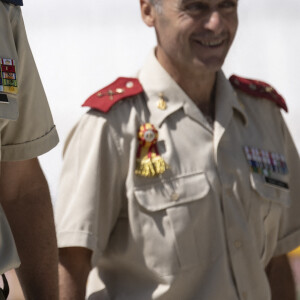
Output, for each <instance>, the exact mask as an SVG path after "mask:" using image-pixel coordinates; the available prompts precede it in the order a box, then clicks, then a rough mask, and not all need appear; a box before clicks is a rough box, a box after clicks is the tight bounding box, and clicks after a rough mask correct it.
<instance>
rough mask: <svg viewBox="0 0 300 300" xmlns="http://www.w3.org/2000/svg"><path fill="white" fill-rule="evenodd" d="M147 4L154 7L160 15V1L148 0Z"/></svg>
mask: <svg viewBox="0 0 300 300" xmlns="http://www.w3.org/2000/svg"><path fill="white" fill-rule="evenodd" d="M149 2H150V3H151V4H152V5H154V6H155V9H156V10H157V11H158V12H160V13H161V11H162V0H149Z"/></svg>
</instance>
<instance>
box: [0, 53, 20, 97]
mask: <svg viewBox="0 0 300 300" xmlns="http://www.w3.org/2000/svg"><path fill="white" fill-rule="evenodd" d="M0 92H4V93H10V94H16V93H17V92H18V83H17V75H16V67H15V61H14V60H13V59H9V58H0Z"/></svg>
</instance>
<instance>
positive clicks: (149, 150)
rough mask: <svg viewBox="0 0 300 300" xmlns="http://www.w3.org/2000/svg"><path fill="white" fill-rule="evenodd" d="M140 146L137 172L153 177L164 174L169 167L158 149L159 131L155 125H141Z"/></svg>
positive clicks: (137, 156) (137, 155)
mask: <svg viewBox="0 0 300 300" xmlns="http://www.w3.org/2000/svg"><path fill="white" fill-rule="evenodd" d="M138 139H139V147H138V150H137V154H136V169H135V174H137V175H140V176H143V177H153V176H156V175H159V174H162V173H164V172H165V171H166V169H167V168H168V165H167V164H166V162H165V161H164V159H163V158H162V157H161V156H160V154H159V153H158V149H157V139H158V131H157V130H156V128H155V127H154V125H152V124H150V123H145V124H143V125H141V127H140V130H139V133H138Z"/></svg>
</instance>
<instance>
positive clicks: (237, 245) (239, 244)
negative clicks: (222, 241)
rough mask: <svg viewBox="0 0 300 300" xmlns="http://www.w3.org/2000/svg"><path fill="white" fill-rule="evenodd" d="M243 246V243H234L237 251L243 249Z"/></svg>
mask: <svg viewBox="0 0 300 300" xmlns="http://www.w3.org/2000/svg"><path fill="white" fill-rule="evenodd" d="M242 245H243V244H242V242H241V241H238V240H237V241H235V242H234V246H235V248H236V249H239V248H241V247H242Z"/></svg>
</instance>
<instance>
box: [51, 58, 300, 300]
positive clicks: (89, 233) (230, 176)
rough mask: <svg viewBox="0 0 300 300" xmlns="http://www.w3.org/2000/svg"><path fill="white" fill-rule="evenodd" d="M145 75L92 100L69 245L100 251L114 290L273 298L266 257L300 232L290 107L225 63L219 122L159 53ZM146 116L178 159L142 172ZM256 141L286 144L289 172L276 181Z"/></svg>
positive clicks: (81, 133)
mask: <svg viewBox="0 0 300 300" xmlns="http://www.w3.org/2000/svg"><path fill="white" fill-rule="evenodd" d="M138 78H139V80H140V82H141V84H142V85H143V88H144V91H145V92H144V93H142V94H139V95H138V96H135V97H131V98H129V99H125V100H123V101H121V102H119V103H118V104H116V105H115V106H114V107H113V108H112V109H111V111H110V112H109V113H107V114H103V113H101V112H99V111H96V110H90V111H89V112H87V113H86V114H85V115H84V116H83V117H82V118H81V120H80V121H79V123H78V124H77V125H76V127H75V128H74V130H73V131H72V132H71V135H70V137H69V139H68V141H67V145H66V149H65V153H64V156H65V158H64V167H63V172H62V177H61V183H60V192H59V197H58V200H57V203H56V223H57V231H58V244H59V247H72V246H81V247H87V248H89V249H91V250H92V251H93V261H92V264H93V266H95V267H96V271H94V272H93V274H94V275H95V276H100V277H101V279H102V281H103V282H104V283H105V285H106V289H107V292H108V295H109V297H110V299H116V300H141V299H143V300H144V299H145V300H146V299H164V300H165V299H167V300H169V299H170V300H173V299H180V300H199V299H213V300H224V299H228V300H236V299H243V300H246V299H248V300H250V299H255V300H268V299H271V296H270V291H269V286H268V280H267V278H266V275H265V271H264V270H265V267H266V265H267V264H268V262H269V261H270V259H271V258H272V257H273V256H274V255H278V254H282V253H286V252H288V251H289V250H292V249H293V248H295V247H296V246H297V245H299V244H300V218H299V213H300V199H299V195H300V185H299V178H300V165H299V156H298V153H297V150H296V149H295V146H294V144H293V141H292V139H291V137H290V134H289V132H288V129H287V127H286V125H285V123H284V121H283V118H282V116H281V113H280V110H279V108H278V107H277V106H276V105H275V104H274V103H272V102H271V101H268V100H264V99H257V98H253V97H251V96H248V95H246V94H244V93H242V92H239V91H235V90H234V89H233V87H232V86H231V84H230V83H229V82H228V80H227V79H226V78H225V77H224V75H223V73H222V72H219V73H218V76H217V85H216V112H215V122H214V126H213V128H212V127H211V126H210V125H209V123H208V122H207V121H206V119H205V117H204V116H203V114H202V113H201V111H200V110H199V109H198V108H197V106H196V105H195V104H194V103H193V101H191V99H189V97H188V96H187V95H186V94H185V93H184V91H183V90H182V89H181V88H180V87H179V86H178V85H177V84H176V83H175V82H174V81H173V80H172V79H171V77H170V76H169V75H168V73H167V72H166V71H165V70H164V69H163V68H162V67H161V66H160V64H159V63H158V61H157V60H156V58H155V56H154V54H153V53H152V54H151V56H150V57H149V59H148V60H147V61H146V64H145V65H144V67H143V68H142V70H141V71H140V73H139V76H138ZM161 93H163V95H164V99H165V101H166V105H167V107H166V109H165V110H161V109H159V108H158V106H157V103H158V101H159V98H160V94H161ZM99 101H101V99H100V98H99ZM146 122H150V123H151V124H153V125H154V126H155V127H156V129H157V130H158V133H159V137H158V143H157V145H158V151H159V153H160V155H161V156H162V157H163V158H164V160H165V161H166V163H167V164H168V165H169V169H168V170H167V171H166V172H165V173H163V174H162V175H160V176H156V177H152V178H146V177H141V176H138V175H136V174H135V168H136V153H137V149H138V138H137V132H138V130H139V126H140V125H142V124H144V123H146ZM245 146H249V147H250V148H249V149H252V148H253V149H254V148H257V149H261V150H265V151H268V152H272V153H277V154H278V155H281V157H282V159H285V160H286V163H287V165H288V172H285V173H284V172H283V173H284V174H281V173H280V172H279V171H276V170H275V171H274V172H272V174H271V175H270V176H271V177H272V178H274V182H271V183H266V181H265V178H264V176H262V175H261V174H258V173H257V172H254V171H251V170H250V166H249V163H248V161H247V156H246V153H245V151H244V147H245ZM279 182H281V183H283V182H284V183H287V184H288V187H287V186H286V185H285V187H279V186H278V183H279ZM91 282H93V280H91ZM94 290H96V288H95V289H94ZM96 295H99V297H95V299H101V297H100V294H97V292H95V293H94V296H96ZM90 299H94V298H92V297H91V298H90Z"/></svg>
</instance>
